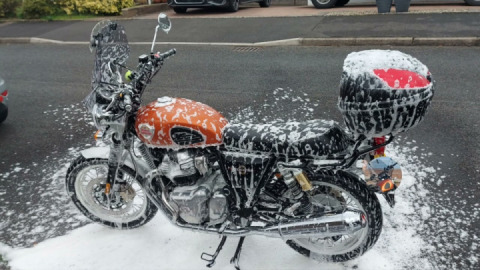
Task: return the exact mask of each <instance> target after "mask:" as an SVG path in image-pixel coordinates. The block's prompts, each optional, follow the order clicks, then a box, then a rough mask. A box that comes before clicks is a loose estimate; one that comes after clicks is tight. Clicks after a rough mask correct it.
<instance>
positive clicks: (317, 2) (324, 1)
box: [312, 0, 337, 9]
mask: <svg viewBox="0 0 480 270" xmlns="http://www.w3.org/2000/svg"><path fill="white" fill-rule="evenodd" d="M336 3H337V0H312V4H313V5H314V6H315V7H316V8H319V9H325V8H332V7H334V6H335V4H336Z"/></svg>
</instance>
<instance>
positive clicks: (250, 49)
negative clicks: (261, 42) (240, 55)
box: [233, 47, 260, 52]
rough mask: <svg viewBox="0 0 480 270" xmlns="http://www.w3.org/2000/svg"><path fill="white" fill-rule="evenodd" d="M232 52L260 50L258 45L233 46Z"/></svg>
mask: <svg viewBox="0 0 480 270" xmlns="http://www.w3.org/2000/svg"><path fill="white" fill-rule="evenodd" d="M233 51H234V52H258V51H260V48H259V47H235V48H233Z"/></svg>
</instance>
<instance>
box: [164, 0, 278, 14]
mask: <svg viewBox="0 0 480 270" xmlns="http://www.w3.org/2000/svg"><path fill="white" fill-rule="evenodd" d="M255 2H257V3H258V4H259V5H260V7H269V6H270V4H271V3H272V0H168V5H169V6H170V7H171V8H173V10H174V11H175V12H176V13H185V12H187V9H188V8H205V7H222V8H225V9H226V10H227V11H230V12H236V11H237V10H238V6H239V5H240V4H244V3H255Z"/></svg>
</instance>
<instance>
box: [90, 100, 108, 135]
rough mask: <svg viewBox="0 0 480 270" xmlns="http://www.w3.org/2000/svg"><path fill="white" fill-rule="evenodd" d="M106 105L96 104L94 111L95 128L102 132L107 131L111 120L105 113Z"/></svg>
mask: <svg viewBox="0 0 480 270" xmlns="http://www.w3.org/2000/svg"><path fill="white" fill-rule="evenodd" d="M104 107H105V105H99V104H95V105H94V106H93V110H92V118H93V123H94V124H95V127H97V128H98V129H99V130H101V131H105V129H106V127H107V123H108V119H109V115H106V114H105V112H104Z"/></svg>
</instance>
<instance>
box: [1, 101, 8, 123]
mask: <svg viewBox="0 0 480 270" xmlns="http://www.w3.org/2000/svg"><path fill="white" fill-rule="evenodd" d="M7 116H8V107H7V106H5V105H4V104H2V103H0V123H2V122H3V121H5V119H7Z"/></svg>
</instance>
